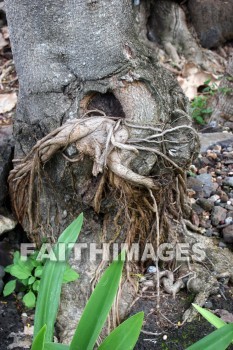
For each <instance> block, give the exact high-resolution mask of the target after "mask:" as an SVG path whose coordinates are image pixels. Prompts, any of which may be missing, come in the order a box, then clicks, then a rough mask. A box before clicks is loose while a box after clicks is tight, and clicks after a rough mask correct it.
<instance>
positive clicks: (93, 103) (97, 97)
mask: <svg viewBox="0 0 233 350" xmlns="http://www.w3.org/2000/svg"><path fill="white" fill-rule="evenodd" d="M87 109H88V110H91V109H99V110H100V111H103V112H104V113H105V114H106V115H107V116H109V117H117V118H125V113H124V111H123V108H122V106H121V104H120V102H119V100H118V99H117V98H116V97H115V96H114V94H113V93H112V92H107V93H106V94H101V93H99V92H98V93H95V94H94V95H92V97H90V99H89V102H88V104H87Z"/></svg>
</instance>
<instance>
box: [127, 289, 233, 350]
mask: <svg viewBox="0 0 233 350" xmlns="http://www.w3.org/2000/svg"><path fill="white" fill-rule="evenodd" d="M223 295H224V296H222V295H219V294H218V295H214V296H212V297H210V298H209V299H208V301H207V303H206V305H208V306H209V305H210V306H211V310H210V311H213V310H216V309H224V310H227V311H229V312H230V313H232V312H233V302H232V295H233V286H232V287H229V289H226V290H225V291H224V294H223ZM193 298H194V296H193V295H190V294H187V293H186V292H183V291H182V292H180V293H179V294H178V295H177V296H176V298H175V299H173V298H172V297H171V296H170V295H167V294H162V296H161V314H160V316H159V317H158V316H157V315H156V313H154V312H153V311H152V310H153V308H154V306H155V301H154V300H149V301H148V300H146V299H144V300H143V299H140V300H138V302H137V303H136V304H135V306H134V308H133V309H132V314H134V313H135V312H134V310H139V309H140V310H145V320H146V322H145V324H144V327H143V330H144V331H146V332H152V333H155V332H156V333H157V334H158V335H149V334H145V333H141V335H140V337H139V340H138V343H137V345H136V347H135V350H152V349H153V350H161V349H162V350H184V349H186V348H187V347H188V346H190V345H192V344H193V343H195V342H196V341H198V340H200V339H201V338H203V337H204V336H206V335H208V334H209V333H211V332H213V331H214V330H215V328H214V327H213V326H211V325H210V324H209V323H208V322H207V321H206V320H205V319H204V318H203V317H201V316H200V317H198V318H196V319H195V320H194V321H193V322H190V323H185V324H184V325H181V326H179V322H181V321H182V315H183V312H184V310H185V309H187V307H189V305H190V303H191V302H192V300H193ZM225 298H226V299H225ZM164 338H166V340H164ZM228 349H229V350H233V345H232V346H230V347H228Z"/></svg>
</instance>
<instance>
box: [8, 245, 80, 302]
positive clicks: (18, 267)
mask: <svg viewBox="0 0 233 350" xmlns="http://www.w3.org/2000/svg"><path fill="white" fill-rule="evenodd" d="M37 257H38V251H36V252H34V253H33V254H31V255H30V256H29V257H28V258H27V260H26V261H24V260H23V259H21V255H20V253H19V251H16V252H15V253H14V259H13V264H12V265H9V266H7V267H6V268H5V271H6V272H8V273H9V274H11V275H12V276H13V277H15V279H13V280H11V281H9V282H8V283H6V285H5V287H4V290H3V295H4V296H8V295H10V294H12V293H13V292H14V291H15V289H16V285H17V282H18V284H19V285H20V290H21V291H23V292H25V295H24V297H23V303H24V304H25V306H27V307H28V308H33V307H35V305H36V298H37V294H38V290H39V286H40V280H41V275H42V272H43V269H44V265H45V260H38V259H37ZM78 277H79V275H78V274H77V272H76V271H74V270H73V269H72V268H71V267H70V266H69V265H68V264H66V268H65V271H64V274H63V283H69V282H72V281H75V280H76V279H77V278H78Z"/></svg>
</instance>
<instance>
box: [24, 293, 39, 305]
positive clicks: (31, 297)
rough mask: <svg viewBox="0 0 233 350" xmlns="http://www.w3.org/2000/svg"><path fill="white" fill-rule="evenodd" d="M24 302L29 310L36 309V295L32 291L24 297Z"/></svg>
mask: <svg viewBox="0 0 233 350" xmlns="http://www.w3.org/2000/svg"><path fill="white" fill-rule="evenodd" d="M23 302H24V304H25V305H26V306H27V307H29V308H32V307H35V305H36V296H35V294H34V293H33V292H32V291H31V290H30V291H29V292H28V293H27V294H25V295H24V297H23Z"/></svg>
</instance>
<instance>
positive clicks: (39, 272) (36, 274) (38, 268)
mask: <svg viewBox="0 0 233 350" xmlns="http://www.w3.org/2000/svg"><path fill="white" fill-rule="evenodd" d="M43 268H44V267H43V266H37V268H36V269H35V272H34V275H35V276H36V277H41V275H42V272H43Z"/></svg>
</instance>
